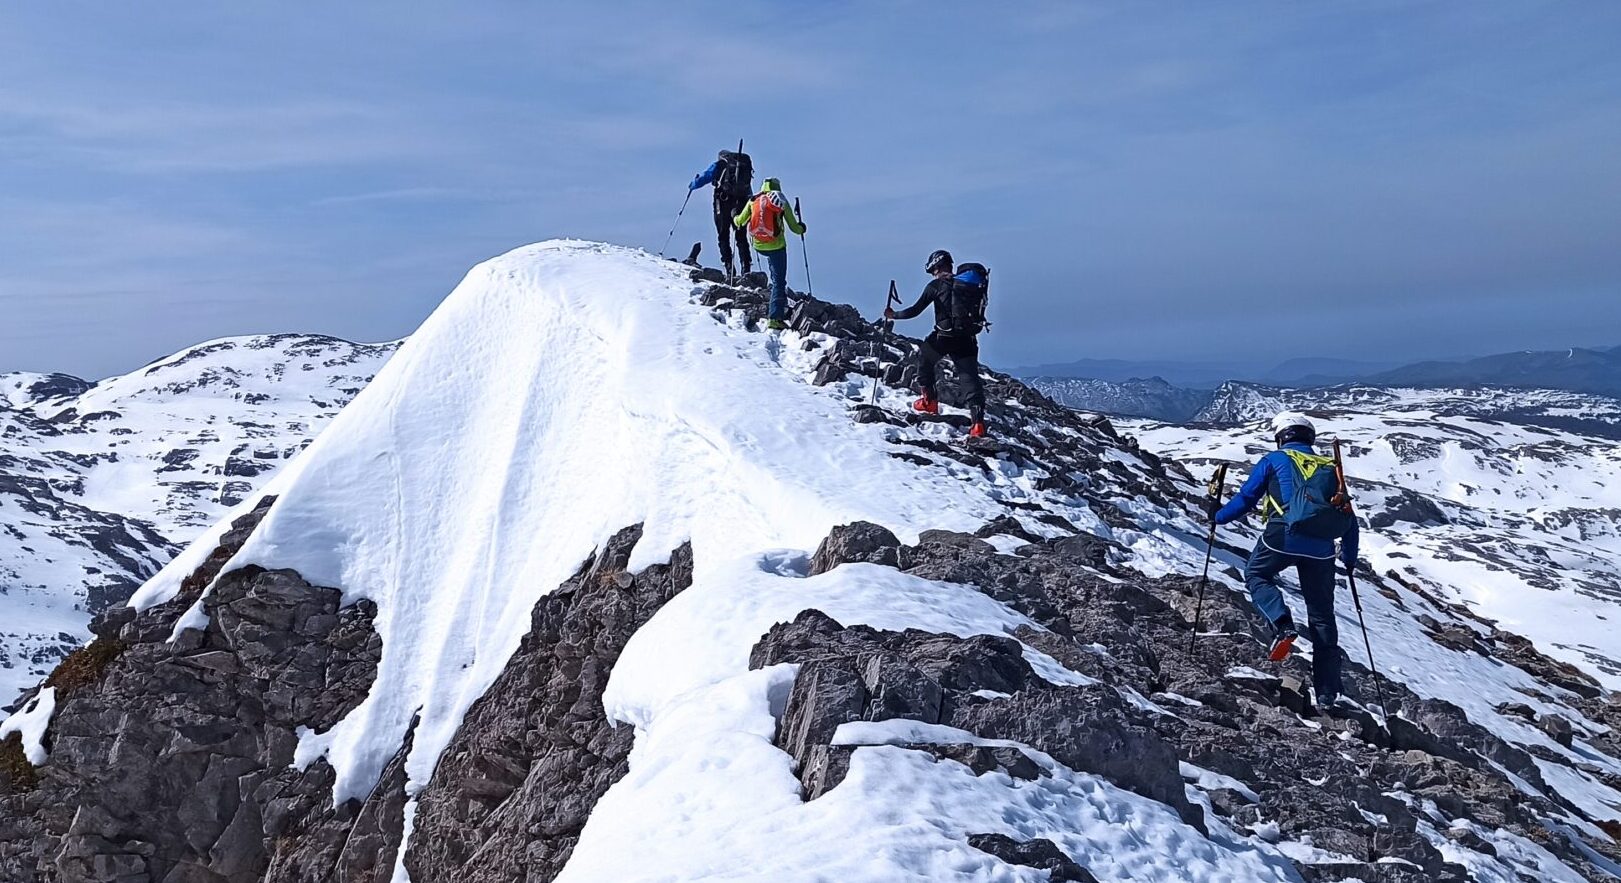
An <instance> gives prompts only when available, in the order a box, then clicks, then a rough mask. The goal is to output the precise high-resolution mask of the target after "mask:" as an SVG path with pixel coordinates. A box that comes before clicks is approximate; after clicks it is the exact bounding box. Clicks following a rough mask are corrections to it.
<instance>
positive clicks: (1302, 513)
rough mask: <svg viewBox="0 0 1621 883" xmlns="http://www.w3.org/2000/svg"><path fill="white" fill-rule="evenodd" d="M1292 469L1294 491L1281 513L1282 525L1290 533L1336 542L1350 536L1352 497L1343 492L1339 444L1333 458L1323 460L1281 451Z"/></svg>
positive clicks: (1296, 452) (1352, 520) (1353, 515)
mask: <svg viewBox="0 0 1621 883" xmlns="http://www.w3.org/2000/svg"><path fill="white" fill-rule="evenodd" d="M1283 453H1284V454H1285V455H1287V456H1288V458H1289V462H1290V463H1291V464H1293V465H1294V468H1295V482H1294V491H1293V493H1291V494H1290V495H1289V503H1288V505H1287V506H1285V507H1284V509H1283V524H1284V527H1285V528H1287V529H1288V530H1289V531H1290V532H1291V533H1296V534H1300V535H1302V536H1308V537H1316V538H1318V539H1324V540H1337V539H1339V538H1340V537H1343V536H1345V535H1346V534H1347V533H1350V532H1351V528H1352V527H1353V526H1354V525H1355V524H1356V515H1355V513H1354V512H1353V511H1352V509H1351V496H1350V494H1348V493H1346V491H1345V470H1344V469H1343V468H1341V466H1340V462H1339V442H1338V441H1336V442H1334V456H1333V457H1323V456H1319V455H1317V454H1308V453H1305V452H1303V451H1291V450H1288V449H1284V451H1283Z"/></svg>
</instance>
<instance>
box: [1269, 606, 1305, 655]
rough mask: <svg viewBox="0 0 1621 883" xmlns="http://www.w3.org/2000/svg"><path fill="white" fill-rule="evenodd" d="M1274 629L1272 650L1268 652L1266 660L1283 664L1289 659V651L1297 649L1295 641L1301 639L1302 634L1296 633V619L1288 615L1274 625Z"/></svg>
mask: <svg viewBox="0 0 1621 883" xmlns="http://www.w3.org/2000/svg"><path fill="white" fill-rule="evenodd" d="M1272 629H1273V632H1274V635H1273V638H1272V649H1270V650H1268V651H1267V654H1266V658H1268V659H1270V660H1272V661H1273V662H1282V661H1284V660H1285V659H1288V658H1289V651H1291V650H1293V649H1294V648H1295V639H1296V638H1299V637H1300V633H1299V632H1297V631H1295V621H1294V618H1293V617H1291V616H1290V615H1289V614H1287V613H1285V614H1284V615H1283V618H1282V619H1280V620H1278V621H1277V622H1276V623H1274V624H1273V625H1272Z"/></svg>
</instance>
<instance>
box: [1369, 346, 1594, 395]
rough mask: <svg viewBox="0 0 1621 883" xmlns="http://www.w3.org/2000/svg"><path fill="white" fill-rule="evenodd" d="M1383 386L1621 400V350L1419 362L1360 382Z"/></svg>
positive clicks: (1574, 351)
mask: <svg viewBox="0 0 1621 883" xmlns="http://www.w3.org/2000/svg"><path fill="white" fill-rule="evenodd" d="M1360 379H1361V380H1362V381H1363V382H1364V383H1369V384H1374V385H1378V386H1415V387H1442V386H1457V387H1478V386H1503V387H1509V388H1512V389H1562V390H1567V391H1569V392H1587V393H1595V394H1597V395H1609V396H1615V395H1621V346H1616V347H1609V348H1607V349H1586V348H1583V347H1572V348H1570V349H1568V350H1553V351H1541V352H1536V351H1528V352H1518V353H1500V354H1498V355H1495V356H1482V357H1481V358H1478V359H1469V360H1468V361H1463V362H1417V363H1415V364H1412V365H1406V366H1403V367H1401V368H1396V369H1394V370H1391V371H1385V372H1381V373H1378V374H1372V375H1369V376H1367V377H1363V378H1360Z"/></svg>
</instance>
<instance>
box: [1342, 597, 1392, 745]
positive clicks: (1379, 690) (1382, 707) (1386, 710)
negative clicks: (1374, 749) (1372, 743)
mask: <svg viewBox="0 0 1621 883" xmlns="http://www.w3.org/2000/svg"><path fill="white" fill-rule="evenodd" d="M1345 579H1346V581H1347V582H1349V583H1350V584H1351V603H1352V604H1354V605H1356V621H1357V624H1359V625H1361V626H1362V649H1364V650H1366V651H1368V671H1370V672H1372V673H1373V690H1374V692H1375V693H1376V694H1377V695H1378V696H1379V713H1380V714H1383V715H1385V716H1386V717H1388V716H1389V715H1390V706H1388V705H1386V704H1385V688H1384V687H1383V686H1381V685H1380V684H1379V667H1378V666H1376V665H1374V664H1373V643H1372V642H1370V641H1369V640H1368V621H1367V620H1366V619H1364V618H1363V617H1362V596H1361V595H1360V594H1359V593H1358V592H1357V590H1356V571H1355V570H1353V569H1352V568H1351V567H1350V566H1347V567H1346V568H1345Z"/></svg>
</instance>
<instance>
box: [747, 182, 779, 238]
mask: <svg viewBox="0 0 1621 883" xmlns="http://www.w3.org/2000/svg"><path fill="white" fill-rule="evenodd" d="M784 202H786V198H785V197H784V196H783V195H782V193H780V192H779V191H776V190H772V191H769V192H766V193H762V194H760V195H759V196H756V197H754V211H753V213H751V214H750V215H749V236H750V237H752V238H753V239H754V241H755V242H756V243H761V242H772V241H775V240H776V239H777V237H778V235H779V231H780V230H781V229H782V210H783V203H784Z"/></svg>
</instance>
